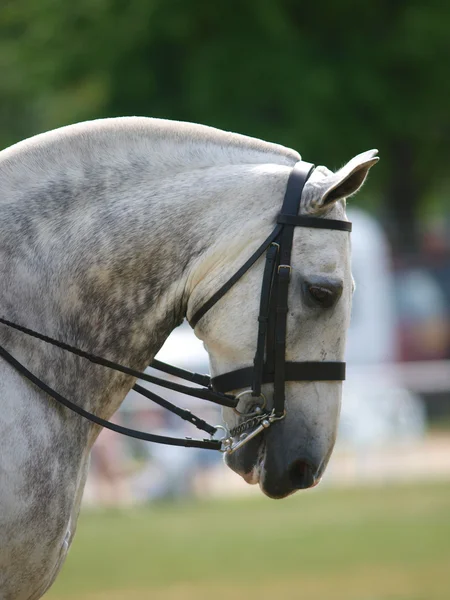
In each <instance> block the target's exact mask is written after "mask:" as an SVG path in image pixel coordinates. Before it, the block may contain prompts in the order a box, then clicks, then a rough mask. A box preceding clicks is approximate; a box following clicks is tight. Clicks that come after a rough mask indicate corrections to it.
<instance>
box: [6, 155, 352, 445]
mask: <svg viewBox="0 0 450 600" xmlns="http://www.w3.org/2000/svg"><path fill="white" fill-rule="evenodd" d="M313 170H314V166H313V165H312V164H310V163H306V162H303V161H300V162H298V163H297V164H296V165H295V166H294V168H293V169H292V172H291V174H290V176H289V180H288V183H287V188H286V194H285V196H284V201H283V205H282V208H281V212H280V214H279V215H278V218H277V224H276V227H275V229H274V230H273V231H272V233H271V234H270V235H269V237H268V238H267V239H266V240H264V242H263V243H262V244H261V246H259V248H258V249H257V250H256V251H255V252H254V253H253V254H252V256H251V257H250V258H249V259H248V260H247V261H246V262H245V264H244V265H242V267H241V268H240V269H239V270H238V271H236V273H235V274H234V275H233V276H232V277H230V279H229V280H228V281H227V282H226V283H225V284H224V285H223V286H222V287H221V288H220V289H219V290H218V291H217V292H216V293H215V294H213V295H212V296H211V298H210V299H209V300H207V302H205V303H204V304H203V305H202V306H201V307H200V308H199V309H198V310H197V312H196V313H195V314H194V315H193V316H192V317H191V319H190V325H191V327H193V328H194V327H195V326H196V325H197V323H198V322H199V321H200V319H201V318H202V317H203V316H204V315H205V314H206V313H207V312H208V311H209V310H210V308H212V307H213V306H214V305H215V304H216V303H217V302H218V301H219V300H220V299H221V298H222V297H223V296H224V295H225V294H226V293H227V292H228V290H230V289H231V288H232V287H233V286H234V284H235V283H236V282H237V281H239V279H240V278H241V277H242V276H243V275H244V273H246V272H247V271H248V270H249V269H250V267H251V266H252V265H254V264H255V262H256V261H257V260H258V259H259V258H260V257H261V256H262V255H263V254H264V252H265V253H266V262H265V267H264V274H263V279H262V286H261V299H260V307H259V316H258V335H257V342H256V352H255V357H254V360H253V366H252V367H244V368H242V369H238V370H236V371H231V372H229V373H225V374H222V375H218V376H217V377H214V378H212V379H210V378H209V377H208V376H207V375H200V374H197V373H190V372H188V371H185V370H184V369H179V368H178V367H173V366H171V365H167V364H165V363H163V362H161V361H158V360H154V361H153V362H152V363H151V365H150V366H151V367H153V368H155V369H157V370H160V371H163V372H165V373H168V374H170V375H172V376H175V377H178V378H181V379H184V380H186V381H190V382H192V383H195V384H197V385H199V386H202V387H201V389H198V388H193V387H190V386H185V385H181V384H178V383H174V382H173V381H167V380H164V379H161V378H158V377H155V376H153V375H149V374H148V373H141V372H140V371H136V370H134V369H131V368H129V367H125V366H123V365H120V364H118V363H115V362H112V361H109V360H107V359H104V358H102V357H99V356H96V355H94V354H91V353H88V352H85V351H83V350H80V349H78V348H76V347H74V346H70V345H69V344H66V343H64V342H61V341H59V340H55V339H54V338H50V337H48V336H45V335H43V334H41V333H38V332H36V331H33V330H32V329H28V328H26V327H23V326H21V325H17V324H16V323H13V322H11V321H9V320H7V319H5V318H1V317H0V323H1V324H3V325H6V326H8V327H11V328H13V329H16V330H18V331H21V332H22V333H25V334H27V335H30V336H32V337H35V338H37V339H40V340H42V341H44V342H46V343H48V344H52V345H54V346H58V347H59V348H62V349H63V350H66V351H68V352H70V353H72V354H76V355H78V356H81V357H82V358H85V359H87V360H89V361H91V362H93V363H95V364H100V365H103V366H104V367H107V368H110V369H114V370H116V371H120V372H123V373H125V374H127V375H130V376H132V377H136V378H138V379H142V380H144V381H148V382H150V383H153V384H156V385H158V386H160V387H165V388H168V389H171V390H174V391H178V392H181V393H183V394H186V395H189V396H194V397H197V398H201V399H204V400H208V401H210V402H215V403H216V404H220V405H222V406H227V407H230V408H233V409H234V410H235V411H236V412H237V414H239V416H240V417H241V418H244V419H245V420H244V421H243V422H242V423H241V424H239V425H238V426H237V427H235V428H234V429H232V430H231V431H228V430H227V429H226V428H224V427H222V426H220V425H217V426H213V425H210V424H208V423H206V422H205V421H203V420H202V419H200V418H199V417H197V416H195V415H193V414H192V413H191V412H190V411H187V410H184V409H181V408H179V407H176V406H174V405H173V404H171V403H170V402H168V401H167V400H165V399H163V398H161V397H160V396H158V395H157V394H155V393H154V392H152V391H150V390H148V389H146V388H143V387H141V386H139V385H135V386H134V388H133V389H134V390H135V391H137V392H138V393H140V394H142V395H144V396H146V397H147V398H149V399H150V400H152V401H153V402H156V403H157V404H159V405H160V406H162V407H163V408H165V409H167V410H170V411H171V412H173V413H175V414H177V415H178V416H179V417H181V418H182V419H184V420H186V421H188V422H190V423H192V424H193V425H195V426H196V427H197V428H198V429H201V430H203V431H206V432H207V433H209V434H210V436H214V435H215V434H216V433H217V431H218V430H222V431H223V432H224V437H223V439H221V440H217V439H204V440H195V439H191V438H172V437H167V436H158V435H155V434H151V433H145V432H141V431H136V430H134V429H129V428H127V427H122V426H120V425H117V424H115V423H110V422H109V421H106V420H105V419H102V418H100V417H97V416H96V415H93V414H92V413H89V412H88V411H86V410H84V409H83V408H81V407H79V406H77V405H76V404H74V403H73V402H71V401H70V400H68V399H67V398H65V397H64V396H62V395H61V394H59V393H58V392H56V391H55V390H54V389H52V388H50V387H49V386H48V385H46V384H45V383H44V382H43V381H41V380H40V379H39V378H38V377H36V376H35V375H34V374H33V373H31V372H30V371H28V369H26V367H24V365H22V364H21V363H19V362H18V361H17V359H15V358H14V357H13V356H12V355H11V354H9V352H7V351H6V350H5V348H3V347H1V346H0V357H2V358H3V359H4V360H6V361H7V362H8V363H9V364H10V365H11V366H12V367H13V368H15V369H16V370H17V371H19V372H20V373H21V374H22V375H23V376H24V377H26V378H27V379H28V380H29V381H31V382H32V383H33V384H34V385H35V386H37V387H38V388H39V389H41V390H42V391H44V392H45V393H46V394H48V395H49V396H51V397H52V398H53V399H54V400H56V401H57V402H59V403H60V404H63V405H64V406H66V407H67V408H69V409H70V410H72V411H74V412H76V413H78V414H79V415H81V416H82V417H84V418H86V419H88V420H90V421H92V422H93V423H96V424H97V425H100V426H102V427H105V428H107V429H111V430H113V431H116V432H118V433H122V434H124V435H128V436H130V437H134V438H137V439H141V440H145V441H151V442H157V443H163V444H170V445H176V446H187V447H196V448H206V449H211V450H220V451H222V452H226V453H232V452H234V451H236V450H237V449H238V448H240V447H242V446H243V445H244V444H246V443H247V442H249V441H250V440H251V439H253V438H254V437H255V436H257V435H259V434H260V433H261V432H262V431H264V429H267V428H268V427H270V425H271V424H272V423H274V422H275V421H279V420H281V419H283V418H284V416H285V414H286V411H285V382H286V381H343V380H344V379H345V363H344V362H307V361H302V362H288V361H286V335H287V314H288V292H289V283H290V279H291V271H292V267H291V254H292V242H293V238H294V230H295V227H309V228H318V229H334V230H338V231H347V232H350V231H351V229H352V226H351V223H350V222H348V221H339V220H333V219H323V218H318V217H309V216H303V215H299V214H298V212H299V209H300V201H301V196H302V191H303V188H304V186H305V183H306V181H307V180H308V178H309V177H310V176H311V173H312V172H313ZM266 383H273V386H274V387H273V402H272V406H271V407H270V408H269V407H267V406H266V400H265V397H264V395H263V393H262V391H261V388H262V385H263V384H266ZM245 388H247V389H245ZM239 389H244V391H242V392H241V393H240V394H238V395H236V396H234V395H231V394H229V393H227V392H229V391H230V390H239ZM244 396H250V397H251V398H252V408H251V410H250V411H249V412H246V413H243V412H240V411H239V410H238V408H237V406H238V402H239V400H240V398H242V397H244ZM249 430H252V431H251V432H250V433H247V432H248V431H249ZM235 436H240V437H239V439H237V440H235V439H234V438H235Z"/></svg>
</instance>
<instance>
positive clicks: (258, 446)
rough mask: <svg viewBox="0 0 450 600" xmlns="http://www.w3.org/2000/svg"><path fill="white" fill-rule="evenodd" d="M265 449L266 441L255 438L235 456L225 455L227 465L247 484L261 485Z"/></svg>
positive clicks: (235, 453)
mask: <svg viewBox="0 0 450 600" xmlns="http://www.w3.org/2000/svg"><path fill="white" fill-rule="evenodd" d="M265 449H266V448H265V443H264V440H263V439H261V438H259V439H257V438H255V439H254V440H251V441H250V442H249V443H248V444H246V445H245V446H243V447H242V448H240V449H239V450H236V452H234V453H233V454H227V455H225V463H226V465H227V466H228V467H229V468H230V469H231V470H232V471H234V472H235V473H237V474H238V475H240V476H241V477H242V479H243V480H244V481H245V482H246V483H248V484H250V485H256V484H257V483H260V477H261V473H262V471H263V467H264V456H265ZM263 491H264V490H263Z"/></svg>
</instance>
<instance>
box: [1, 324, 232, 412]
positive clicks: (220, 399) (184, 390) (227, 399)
mask: <svg viewBox="0 0 450 600" xmlns="http://www.w3.org/2000/svg"><path fill="white" fill-rule="evenodd" d="M0 323H2V324H3V325H7V326H8V327H11V328H13V329H16V330H17V331H21V332H22V333H26V334H27V335H30V336H31V337H34V338H36V339H38V340H41V341H43V342H45V343H47V344H51V345H52V346H57V347H58V348H61V349H62V350H67V351H68V352H70V353H71V354H75V355H76V356H80V357H81V358H85V359H87V360H89V361H90V362H92V363H94V364H98V365H102V366H103V367H107V368H108V369H113V370H115V371H120V372H121V373H125V374H126V375H131V377H136V378H137V379H142V381H148V382H149V383H153V384H155V385H158V386H160V387H163V388H166V389H168V390H172V391H174V392H180V393H181V394H186V395H188V396H193V397H194V398H200V399H201V400H208V401H209V402H213V403H214V404H219V405H220V406H227V407H229V408H234V407H235V406H236V404H237V401H236V399H235V398H233V397H232V396H226V395H223V394H218V393H217V392H214V391H213V390H211V389H209V388H206V389H197V388H192V387H189V386H187V385H181V384H179V383H175V382H173V381H168V380H166V379H161V378H160V377H155V376H154V375H150V374H149V373H143V372H141V371H136V370H135V369H131V368H130V367H125V366H124V365H121V364H119V363H115V362H113V361H111V360H107V359H106V358H102V357H101V356H97V355H96V354H91V353H89V352H85V351H84V350H80V349H79V348H75V346H70V345H69V344H66V343H65V342H60V341H59V340H56V339H54V338H51V337H49V336H47V335H43V334H42V333H39V332H37V331H33V330H32V329H28V328H27V327H23V326H22V325H17V324H16V323H12V322H11V321H8V320H7V319H4V318H2V317H0ZM157 363H158V361H156V363H154V364H157ZM167 367H170V365H167ZM156 368H157V367H156ZM170 370H171V371H172V368H171V369H170ZM173 370H175V371H178V372H182V371H183V369H177V368H176V367H173ZM167 372H170V371H169V370H167ZM191 375H194V376H195V374H192V373H191ZM203 377H207V376H206V375H204V376H203ZM208 381H210V380H209V377H208ZM195 383H197V382H195Z"/></svg>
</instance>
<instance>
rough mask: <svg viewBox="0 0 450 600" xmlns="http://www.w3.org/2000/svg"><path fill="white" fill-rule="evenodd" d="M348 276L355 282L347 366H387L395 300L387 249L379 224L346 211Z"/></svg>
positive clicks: (391, 356) (391, 348)
mask: <svg viewBox="0 0 450 600" xmlns="http://www.w3.org/2000/svg"><path fill="white" fill-rule="evenodd" d="M348 218H349V219H350V221H352V223H353V230H352V236H351V241H352V272H353V277H354V279H355V282H356V289H355V293H354V296H353V308H352V319H351V323H350V329H349V331H348V337H347V352H346V357H347V361H348V362H349V363H363V364H373V363H379V362H390V361H392V360H394V358H395V355H396V333H395V321H396V320H395V298H394V286H393V278H392V272H391V266H390V259H389V246H388V242H387V239H386V236H385V234H384V232H383V229H382V227H381V226H380V224H379V223H378V222H377V221H376V219H374V218H373V217H372V216H370V215H369V214H368V213H365V212H363V211H362V210H359V209H349V210H348Z"/></svg>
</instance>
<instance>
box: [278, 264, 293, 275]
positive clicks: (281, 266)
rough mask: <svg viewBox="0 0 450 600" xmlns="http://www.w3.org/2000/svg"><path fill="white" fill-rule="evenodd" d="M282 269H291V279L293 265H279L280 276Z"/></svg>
mask: <svg viewBox="0 0 450 600" xmlns="http://www.w3.org/2000/svg"><path fill="white" fill-rule="evenodd" d="M280 269H289V277H290V276H291V272H292V267H291V265H278V275H279V274H280Z"/></svg>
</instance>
